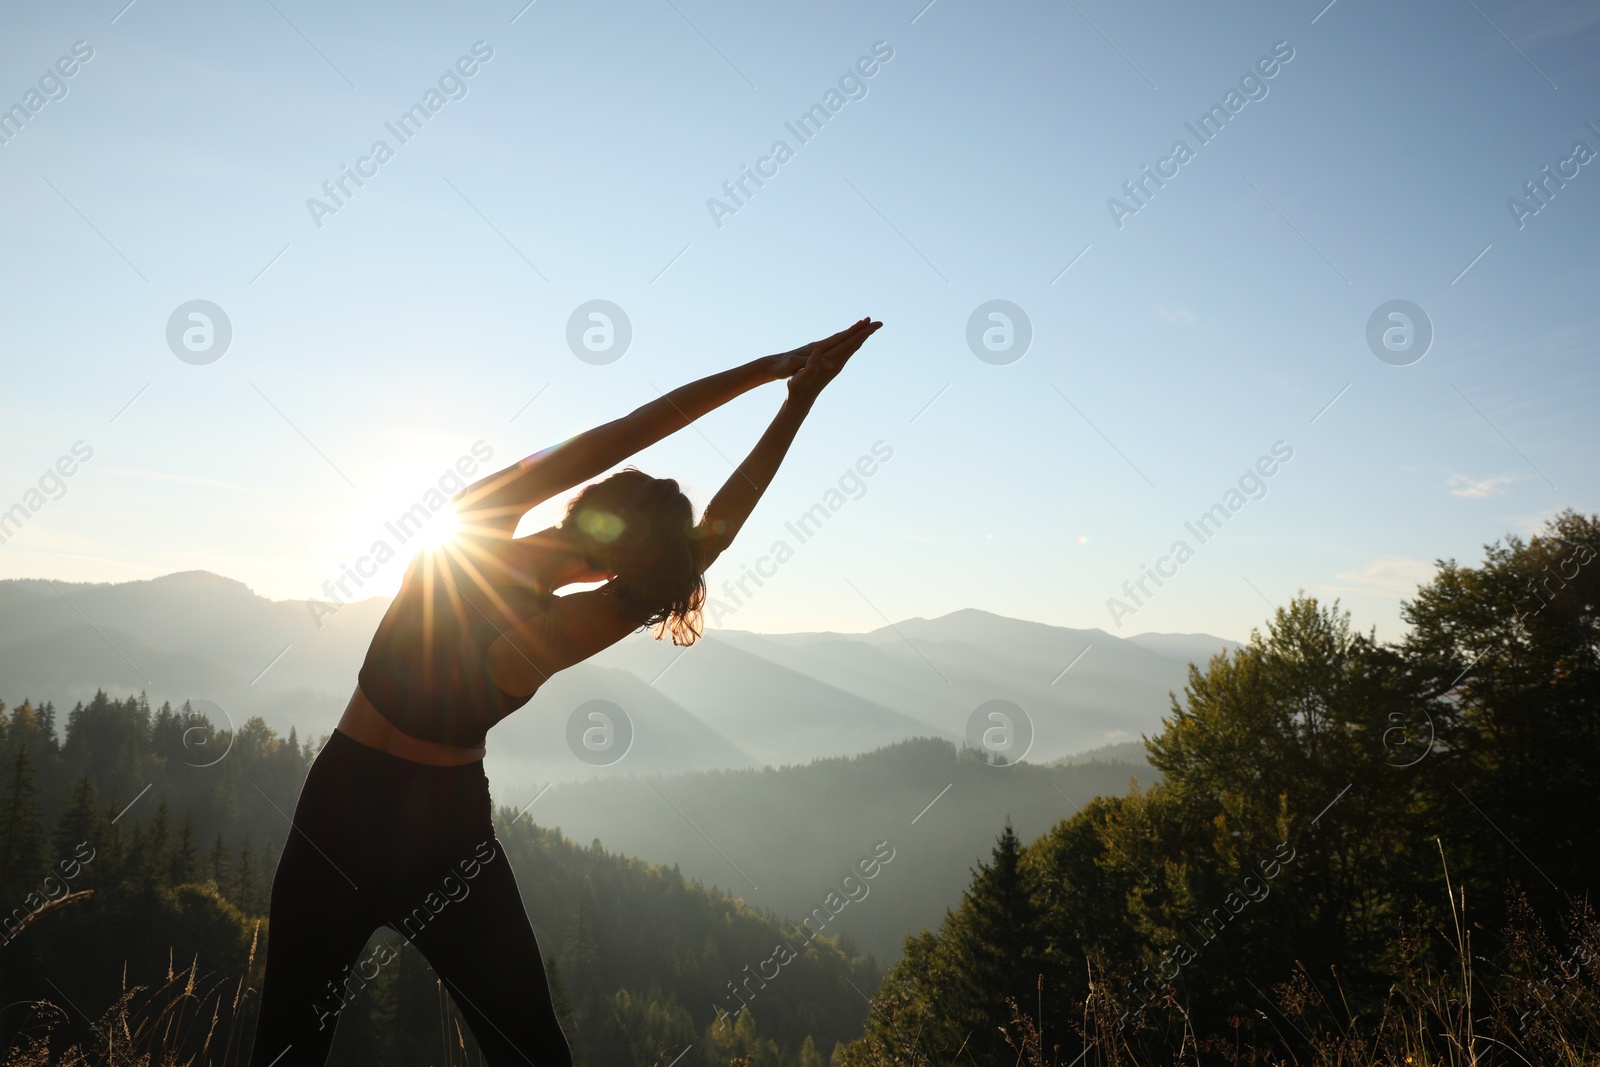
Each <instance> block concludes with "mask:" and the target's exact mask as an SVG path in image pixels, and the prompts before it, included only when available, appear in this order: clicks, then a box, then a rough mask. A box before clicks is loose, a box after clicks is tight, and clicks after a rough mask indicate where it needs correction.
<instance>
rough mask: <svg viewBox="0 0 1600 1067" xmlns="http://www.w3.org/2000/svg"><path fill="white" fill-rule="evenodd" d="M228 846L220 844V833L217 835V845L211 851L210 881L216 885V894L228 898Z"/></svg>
mask: <svg viewBox="0 0 1600 1067" xmlns="http://www.w3.org/2000/svg"><path fill="white" fill-rule="evenodd" d="M229 870H230V864H229V863H228V846H227V845H225V844H223V843H222V833H221V832H220V831H219V832H218V833H217V843H216V845H215V846H213V847H212V849H211V881H212V882H213V883H215V884H216V887H217V892H219V893H221V894H222V895H223V896H225V897H226V896H228V895H229V893H228V884H229V883H228V873H229Z"/></svg>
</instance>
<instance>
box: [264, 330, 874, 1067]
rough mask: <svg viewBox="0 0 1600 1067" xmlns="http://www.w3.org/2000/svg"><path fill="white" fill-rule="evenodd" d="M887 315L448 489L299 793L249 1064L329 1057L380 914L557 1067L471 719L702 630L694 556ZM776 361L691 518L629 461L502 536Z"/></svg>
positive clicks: (317, 1064) (670, 490)
mask: <svg viewBox="0 0 1600 1067" xmlns="http://www.w3.org/2000/svg"><path fill="white" fill-rule="evenodd" d="M882 325H883V323H881V322H873V321H872V320H871V319H862V320H861V321H860V322H857V323H856V324H855V325H853V326H851V327H849V328H848V329H845V330H842V331H840V332H839V333H837V334H834V335H833V336H832V337H830V338H827V339H826V340H824V341H818V342H816V343H814V344H811V345H806V346H802V347H801V348H798V349H795V350H794V351H792V352H785V353H782V354H779V355H773V356H764V357H762V358H760V359H756V360H752V361H751V362H749V363H746V364H744V365H743V366H740V367H735V368H733V369H732V370H728V371H723V372H722V373H720V374H713V375H711V376H709V377H707V378H702V379H701V380H699V381H697V382H692V383H690V384H688V385H685V386H683V387H681V388H679V389H675V390H673V391H672V392H670V393H667V394H665V395H664V396H662V397H660V398H658V399H656V400H653V401H651V402H650V403H648V404H645V405H644V406H642V407H640V408H639V409H637V410H636V411H634V412H633V413H632V414H630V415H627V416H625V417H624V418H621V419H617V420H615V421H613V422H608V423H606V424H605V425H603V426H599V427H597V428H595V429H593V430H590V431H588V432H587V433H583V434H580V435H579V436H577V437H574V438H572V439H571V440H569V441H564V442H562V443H561V444H559V445H556V446H555V447H554V448H550V449H546V450H545V451H543V452H540V453H537V454H535V455H533V456H529V457H528V458H527V459H525V460H522V461H521V462H520V463H518V464H516V465H514V466H512V467H508V468H507V469H505V470H503V471H500V472H498V473H496V474H493V475H491V476H489V477H487V478H485V479H483V480H482V481H479V482H477V483H475V484H473V485H471V486H468V487H467V488H466V489H464V490H462V491H461V492H460V493H458V494H456V496H455V498H454V501H453V503H454V504H455V506H456V512H457V516H458V518H459V521H460V527H459V530H458V532H457V534H456V536H455V537H454V538H453V540H452V542H451V543H449V544H447V545H445V546H443V547H441V548H439V549H436V550H431V551H424V552H421V553H419V554H418V555H417V556H416V557H415V558H414V559H413V560H412V561H411V564H410V566H409V567H408V568H407V570H406V575H405V579H404V581H403V582H402V584H401V587H400V592H399V594H398V595H396V597H395V598H394V602H393V603H392V604H390V606H389V610H388V612H387V613H386V614H385V615H384V617H383V620H382V621H381V622H380V623H379V624H378V630H377V633H376V634H375V635H374V636H373V639H372V645H371V647H370V648H369V649H368V651H367V658H366V661H365V662H364V663H363V664H362V667H361V671H360V674H359V676H358V682H359V684H358V685H357V687H356V691H355V693H354V695H353V696H352V697H351V698H350V704H349V706H348V707H347V708H346V709H345V712H344V716H343V718H341V719H340V720H339V725H338V726H337V727H336V728H335V730H334V732H333V733H332V735H331V736H330V737H329V740H328V743H327V744H326V745H325V746H324V747H323V749H322V751H321V752H320V753H319V754H318V755H317V758H316V761H315V762H314V763H313V764H312V766H311V771H310V774H309V775H308V776H307V778H306V782H305V786H304V788H303V789H302V790H301V794H300V800H299V803H298V805H297V806H296V808H295V817H294V820H293V831H292V832H291V834H290V835H289V839H288V841H287V842H286V843H285V844H284V849H283V855H282V857H281V859H280V860H279V862H278V870H277V874H276V876H275V877H274V879H273V884H272V902H271V907H270V911H269V930H270V938H269V942H268V946H267V955H266V975H265V978H264V979H263V984H262V992H261V1012H260V1016H259V1021H258V1023H257V1025H256V1034H255V1040H254V1046H253V1049H252V1051H251V1057H250V1063H251V1067H300V1065H304V1067H322V1064H323V1063H324V1062H325V1061H326V1059H327V1055H328V1049H329V1046H330V1043H331V1042H332V1040H333V1034H334V1029H335V1027H336V1025H337V1023H338V1016H339V1012H340V1011H341V1010H342V1008H343V1007H344V1005H345V1004H346V1003H348V1002H349V1001H350V1000H351V999H352V998H354V997H359V996H361V995H362V992H361V991H362V989H363V988H364V987H365V986H366V984H367V983H368V982H370V981H371V980H372V979H373V978H375V977H376V976H377V974H378V972H379V970H380V969H381V968H382V966H383V965H384V964H386V963H388V962H389V960H390V959H391V958H392V954H390V953H388V951H387V950H386V949H382V948H380V950H379V951H377V952H374V953H373V954H372V955H370V956H368V957H366V958H365V959H359V960H358V959H357V956H358V954H359V953H360V951H361V948H362V947H363V946H364V945H365V944H366V943H367V939H368V938H369V937H370V936H371V934H372V932H373V931H374V930H375V929H377V927H379V926H388V927H390V928H392V929H394V930H396V931H399V932H400V933H402V934H403V935H405V936H406V937H407V938H408V939H409V940H410V941H411V942H412V943H413V944H414V945H416V947H417V948H418V949H419V950H420V951H421V952H422V954H423V955H424V956H425V957H427V959H428V962H429V964H430V965H431V966H432V967H433V969H434V971H435V972H436V973H437V974H438V976H439V978H440V979H441V980H442V981H443V983H444V985H445V987H446V988H448V989H449V990H450V994H451V998H452V999H453V1000H454V1002H455V1004H456V1007H457V1008H458V1009H459V1010H460V1012H461V1014H462V1015H463V1016H464V1017H465V1018H466V1020H467V1024H468V1025H469V1026H470V1027H471V1028H472V1033H473V1035H474V1036H475V1037H476V1038H477V1040H478V1044H479V1045H480V1046H481V1047H482V1048H483V1050H484V1053H485V1055H486V1056H487V1058H488V1061H489V1063H491V1064H493V1065H494V1067H508V1065H511V1064H534V1065H537V1067H548V1065H554V1067H570V1064H571V1063H572V1054H571V1052H570V1050H569V1049H568V1047H567V1042H566V1039H565V1037H564V1035H563V1034H562V1032H561V1026H560V1023H559V1022H558V1021H557V1019H556V1014H555V1009H554V1007H553V1005H552V1003H551V999H550V991H549V987H548V985H547V984H546V982H545V973H544V962H543V959H542V957H541V956H540V953H539V946H538V943H537V942H536V941H535V940H534V935H533V927H532V926H531V925H530V924H529V922H528V916H527V913H526V911H525V910H524V908H523V906H522V898H521V895H520V894H519V892H518V890H517V883H516V879H515V878H514V877H513V875H512V871H511V868H510V866H509V865H508V864H507V862H506V860H505V858H504V856H502V855H501V854H500V848H499V842H498V841H497V840H496V838H495V834H494V826H493V823H492V819H491V816H492V806H491V803H490V799H489V788H488V786H489V782H488V779H487V778H486V777H485V776H484V772H483V755H484V735H485V734H486V733H487V731H488V729H489V728H490V727H491V726H493V725H494V724H495V723H496V722H498V721H499V720H500V719H503V718H504V717H505V716H507V715H509V714H511V712H513V711H515V710H516V709H517V708H519V707H521V706H522V705H523V704H525V703H527V701H528V700H529V698H530V697H532V696H533V694H534V692H535V691H536V690H538V688H539V686H540V685H541V684H542V683H543V682H544V681H545V679H547V678H549V677H550V676H551V675H552V674H554V673H556V672H557V671H560V670H563V669H565V668H567V667H570V666H572V665H573V664H574V663H579V662H581V661H583V660H585V659H587V658H588V657H590V656H592V655H594V654H595V653H596V652H599V651H600V650H602V649H604V648H606V647H608V646H610V645H612V644H614V643H616V642H617V641H619V640H621V639H622V638H623V637H625V636H626V635H628V634H629V633H632V632H633V631H635V630H638V629H640V628H642V627H645V626H651V625H654V626H656V628H657V629H656V637H657V639H658V640H659V639H660V637H661V636H662V635H663V634H665V633H670V634H671V635H672V641H673V644H678V645H687V644H692V643H693V642H694V640H695V639H696V638H697V637H698V636H699V633H700V626H699V613H700V608H701V604H702V602H703V600H704V596H705V582H704V577H703V576H704V573H705V571H706V569H707V568H708V567H710V566H711V563H712V562H713V561H714V560H715V559H716V558H717V556H718V555H720V554H721V553H722V551H723V550H724V549H726V548H727V547H728V544H729V543H730V542H731V541H732V540H733V537H734V535H735V534H736V533H738V531H739V528H740V527H741V526H743V525H744V522H745V519H747V518H748V517H749V515H750V512H751V509H753V508H754V507H755V504H756V501H757V500H759V499H760V498H761V494H762V492H763V491H764V490H765V489H766V487H767V484H768V483H769V482H770V481H771V480H772V477H773V475H774V474H775V473H776V472H777V469H778V464H779V463H780V462H781V461H782V460H783V457H784V454H785V453H786V452H787V451H788V448H789V445H790V443H791V442H792V441H793V440H794V435H795V433H796V431H798V430H799V428H800V423H801V422H802V421H803V420H804V419H805V416H806V414H807V413H808V412H809V411H810V409H811V405H812V403H813V402H814V401H815V400H816V398H817V396H818V394H819V393H820V392H821V390H822V388H823V387H824V386H825V385H827V384H828V382H830V381H832V380H833V378H834V377H835V376H836V375H837V374H838V373H839V371H840V369H841V368H843V366H844V364H845V362H846V361H847V360H848V359H849V358H850V356H851V355H852V354H854V353H855V351H856V350H857V349H859V348H860V347H861V345H862V343H863V342H864V341H866V339H867V338H868V337H870V336H871V335H872V334H873V333H874V332H876V331H877V329H878V328H879V327H880V326H882ZM783 378H787V379H788V382H789V386H788V396H787V398H786V399H785V401H784V403H783V406H782V408H781V409H780V410H779V412H778V414H777V416H776V417H775V418H774V419H773V420H772V425H771V426H769V427H768V428H767V431H766V433H764V434H763V435H762V437H761V440H760V441H759V442H758V443H757V444H756V446H755V448H754V450H752V451H751V453H750V455H749V456H748V457H747V458H746V459H745V461H744V463H742V464H741V465H740V466H739V469H738V470H736V471H735V472H734V473H733V475H732V477H730V478H729V479H728V482H727V484H726V485H724V486H723V487H722V488H721V489H720V490H719V491H718V492H717V494H716V496H714V497H713V498H712V499H711V502H710V503H709V504H707V505H706V509H705V512H704V514H703V515H702V517H701V519H700V521H699V523H698V524H695V523H694V522H693V515H692V511H691V507H690V504H689V500H688V498H687V497H685V496H684V495H683V493H681V492H680V491H679V490H678V483H677V482H676V481H674V480H672V479H670V478H651V477H649V476H648V475H645V474H643V473H642V472H640V471H638V470H635V469H633V468H629V469H627V470H624V471H621V472H619V473H617V474H613V475H612V476H611V477H609V478H607V479H605V480H603V481H600V482H598V483H595V484H593V485H589V486H587V487H586V488H584V489H583V491H582V492H580V493H579V494H578V495H577V496H576V497H574V498H573V499H572V501H571V502H570V503H569V504H568V506H567V509H566V515H565V518H564V519H563V520H562V521H561V522H560V523H557V524H556V525H555V526H553V527H551V528H550V529H547V530H543V531H540V532H539V533H536V534H532V535H530V536H528V537H515V536H513V534H514V531H515V529H516V525H517V521H518V520H519V519H520V518H521V517H522V516H523V515H524V514H525V513H527V512H528V511H529V510H530V509H531V508H533V507H534V506H535V505H537V504H539V503H541V502H542V501H544V500H546V499H548V498H549V497H551V496H554V495H555V494H556V493H560V492H562V491H564V490H567V489H570V488H572V487H573V486H574V485H578V484H579V483H581V482H586V481H588V480H589V479H592V478H595V477H597V476H599V475H600V474H601V473H602V472H604V471H606V470H608V469H610V468H611V467H614V466H615V465H616V464H618V463H620V462H622V461H623V460H625V459H626V458H628V457H629V456H631V455H633V454H634V453H635V452H637V451H639V450H640V449H642V448H646V447H648V446H649V445H652V444H654V443H655V442H657V441H659V440H661V439H662V438H663V437H666V436H667V435H668V434H671V433H673V432H675V431H677V430H680V429H682V428H683V427H685V426H687V425H689V424H690V423H691V422H693V421H694V420H695V419H698V418H699V417H700V416H702V415H704V414H705V413H706V412H708V411H711V410H712V409H714V408H717V407H719V406H721V405H722V404H725V403H727V402H728V401H729V400H732V399H733V398H734V397H736V396H738V395H739V394H741V393H744V392H746V391H748V390H750V389H753V388H755V387H756V386H758V385H761V384H763V383H765V382H769V381H775V380H778V379H783ZM599 581H604V582H605V584H604V585H602V586H600V587H598V588H595V589H590V590H587V591H584V592H580V593H571V594H568V595H566V596H559V597H558V596H555V595H554V592H555V590H557V589H559V588H561V587H562V586H565V585H568V584H570V583H574V582H599Z"/></svg>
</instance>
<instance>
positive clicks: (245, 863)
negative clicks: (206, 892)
mask: <svg viewBox="0 0 1600 1067" xmlns="http://www.w3.org/2000/svg"><path fill="white" fill-rule="evenodd" d="M228 895H229V896H230V897H232V898H233V903H234V905H235V906H237V907H238V909H239V910H240V911H242V912H244V913H245V914H246V915H254V914H255V913H256V868H255V856H254V854H253V853H252V852H251V850H250V838H249V837H246V838H245V839H244V843H243V844H242V845H240V846H239V875H238V877H237V878H235V879H234V883H233V892H232V893H230V894H228Z"/></svg>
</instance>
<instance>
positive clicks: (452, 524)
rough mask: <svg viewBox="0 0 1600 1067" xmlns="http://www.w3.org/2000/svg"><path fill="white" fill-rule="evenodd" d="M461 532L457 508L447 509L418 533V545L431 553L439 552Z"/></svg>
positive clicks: (429, 521)
mask: <svg viewBox="0 0 1600 1067" xmlns="http://www.w3.org/2000/svg"><path fill="white" fill-rule="evenodd" d="M460 532H461V517H460V516H459V515H457V514H456V509H455V508H453V507H446V508H444V509H442V510H441V511H440V512H439V513H438V514H437V515H435V516H434V517H433V518H432V519H430V520H428V524H427V525H426V526H424V527H422V529H420V530H418V531H417V533H416V539H417V544H418V545H419V546H420V547H422V548H425V549H428V550H430V551H437V550H438V549H441V548H443V547H444V546H446V545H448V544H450V543H451V542H453V541H454V540H455V539H456V534H458V533H460Z"/></svg>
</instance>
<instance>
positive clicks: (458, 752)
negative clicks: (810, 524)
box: [334, 685, 484, 767]
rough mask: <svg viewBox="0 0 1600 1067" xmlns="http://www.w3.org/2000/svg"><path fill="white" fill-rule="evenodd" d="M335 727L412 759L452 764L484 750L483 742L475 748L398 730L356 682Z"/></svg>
mask: <svg viewBox="0 0 1600 1067" xmlns="http://www.w3.org/2000/svg"><path fill="white" fill-rule="evenodd" d="M334 729H336V730H338V731H339V732H340V733H342V734H344V735H345V736H346V737H349V738H350V739H351V740H353V741H359V742H360V743H361V744H363V745H366V746H367V747H368V748H375V749H377V750H378V751H380V752H387V753H389V754H390V755H393V756H399V757H400V758H401V759H408V760H410V761H412V762H413V763H430V764H433V765H434V766H440V767H455V766H459V765H461V764H463V763H475V762H477V761H478V760H481V759H482V758H483V753H484V746H482V745H479V746H478V747H477V748H462V747H461V746H460V745H446V744H442V743H440V742H438V741H424V740H422V739H421V738H418V737H412V736H411V735H410V734H407V733H401V732H400V731H399V730H397V729H395V726H394V724H393V723H391V722H390V721H389V720H388V719H385V718H384V717H383V715H382V714H381V713H379V711H378V709H377V708H375V707H373V706H372V701H370V700H368V699H367V694H365V693H363V692H362V691H361V687H360V686H359V685H358V686H356V691H355V693H353V694H352V695H351V697H350V703H349V705H348V706H347V707H346V708H345V709H344V717H343V718H341V719H340V720H339V724H338V726H336V727H334Z"/></svg>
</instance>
